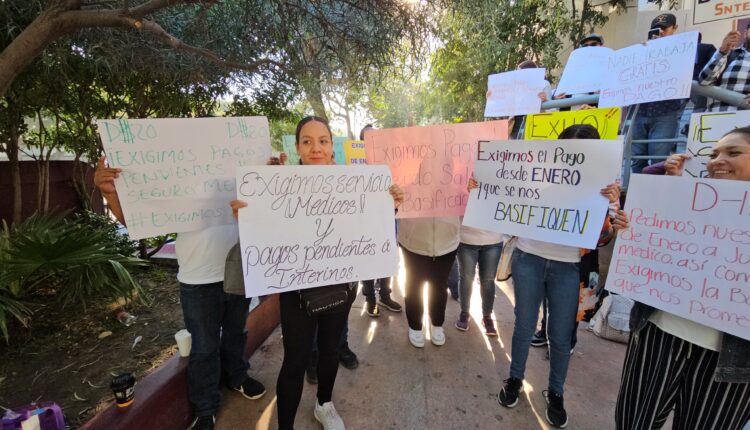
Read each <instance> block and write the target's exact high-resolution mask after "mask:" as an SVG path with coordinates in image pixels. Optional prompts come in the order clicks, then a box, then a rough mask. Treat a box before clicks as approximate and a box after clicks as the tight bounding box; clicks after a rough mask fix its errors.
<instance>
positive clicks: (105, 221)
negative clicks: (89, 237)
mask: <svg viewBox="0 0 750 430" xmlns="http://www.w3.org/2000/svg"><path fill="white" fill-rule="evenodd" d="M74 219H75V222H77V223H79V224H83V225H85V226H88V227H90V228H92V229H94V230H100V231H101V232H102V233H103V234H104V235H105V236H106V240H107V241H108V243H109V244H108V245H107V246H109V247H112V248H113V249H115V250H117V253H118V254H120V255H124V256H126V257H130V256H132V255H134V254H135V253H136V252H137V251H138V242H136V241H133V240H130V238H129V237H128V236H126V235H123V234H121V233H120V231H119V227H118V225H117V223H116V222H115V221H114V220H113V219H112V218H110V217H108V216H107V215H101V214H98V213H96V212H91V211H88V210H84V211H81V212H79V213H77V214H76V215H75V218H74Z"/></svg>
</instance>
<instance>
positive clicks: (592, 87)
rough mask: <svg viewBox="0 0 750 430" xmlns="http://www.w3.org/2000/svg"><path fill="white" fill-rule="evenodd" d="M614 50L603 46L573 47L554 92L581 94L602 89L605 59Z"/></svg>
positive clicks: (606, 59) (605, 66)
mask: <svg viewBox="0 0 750 430" xmlns="http://www.w3.org/2000/svg"><path fill="white" fill-rule="evenodd" d="M613 52H614V51H613V50H612V49H611V48H607V47H604V46H588V47H584V48H578V49H574V50H573V52H571V53H570V57H568V62H567V63H566V64H565V70H563V74H562V76H561V77H560V83H559V84H558V85H557V89H556V90H555V93H557V94H561V93H566V94H581V93H589V92H596V91H599V90H601V89H602V81H603V80H604V73H605V70H606V68H607V61H608V60H609V58H610V56H611V55H612V53H613Z"/></svg>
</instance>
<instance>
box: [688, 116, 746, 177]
mask: <svg viewBox="0 0 750 430" xmlns="http://www.w3.org/2000/svg"><path fill="white" fill-rule="evenodd" d="M747 125H750V111H736V112H701V113H694V114H693V115H691V116H690V129H689V130H690V132H689V133H688V141H687V153H688V154H689V155H690V156H691V157H692V158H691V159H690V160H688V161H687V162H685V174H686V175H689V176H692V177H694V178H705V177H706V176H708V170H706V164H707V163H708V160H709V157H710V155H711V151H712V150H713V148H714V145H715V144H716V142H718V141H719V139H721V137H722V136H724V135H725V134H726V133H728V132H729V131H731V130H734V129H735V128H737V127H744V126H747Z"/></svg>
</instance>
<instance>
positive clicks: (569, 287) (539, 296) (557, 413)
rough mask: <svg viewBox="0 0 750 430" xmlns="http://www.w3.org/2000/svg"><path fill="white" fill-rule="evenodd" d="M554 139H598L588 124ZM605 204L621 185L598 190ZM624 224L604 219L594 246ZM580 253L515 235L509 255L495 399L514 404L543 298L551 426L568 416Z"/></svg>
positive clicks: (619, 216)
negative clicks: (503, 372)
mask: <svg viewBox="0 0 750 430" xmlns="http://www.w3.org/2000/svg"><path fill="white" fill-rule="evenodd" d="M559 139H599V132H598V131H597V130H596V129H595V128H594V127H592V126H591V125H588V124H578V125H573V126H570V127H568V128H566V129H565V130H563V132H562V133H560V136H559ZM601 194H602V196H604V197H606V198H607V199H608V200H609V202H610V204H612V203H615V202H618V201H619V197H620V187H619V185H618V184H616V183H614V184H609V185H608V186H606V187H605V188H603V189H602V190H601ZM627 225H628V218H627V215H626V214H625V212H624V211H622V210H618V211H617V213H616V216H615V217H614V218H613V219H612V220H611V221H610V218H609V217H606V218H605V220H604V225H603V227H602V232H601V235H600V239H599V245H601V244H602V243H606V242H607V241H609V240H611V239H612V237H613V234H614V230H615V229H616V228H624V227H627ZM581 254H582V250H581V249H580V248H577V247H574V246H566V245H558V244H554V243H548V242H542V241H538V240H532V239H527V238H522V237H519V239H518V244H517V248H516V250H515V251H514V253H513V260H512V263H511V264H512V272H513V291H514V293H515V297H516V305H515V308H514V312H515V316H516V321H515V325H514V327H513V343H512V349H511V363H510V377H509V378H508V379H506V380H505V381H504V382H505V385H504V387H503V388H502V389H501V390H500V392H499V393H498V395H497V400H498V402H499V403H500V404H501V405H503V406H505V407H508V408H512V407H514V406H516V405H517V404H518V398H519V393H520V391H521V388H522V387H523V378H524V373H525V370H526V360H527V358H528V356H529V347H530V342H531V339H532V336H534V331H535V330H536V323H537V318H538V316H539V306H540V305H541V304H542V301H543V300H546V302H547V306H548V311H549V317H548V321H547V335H548V338H549V344H550V348H549V350H550V372H549V385H548V389H547V390H545V391H544V392H543V393H544V396H545V398H546V400H547V411H546V418H547V421H548V422H549V423H550V424H551V425H552V426H554V427H560V428H563V427H565V426H567V425H568V414H567V412H566V411H565V407H564V404H563V386H564V385H565V378H566V376H567V373H568V364H569V362H570V349H571V346H570V345H571V332H572V331H573V327H574V325H575V324H576V314H577V312H578V295H579V278H580V261H581Z"/></svg>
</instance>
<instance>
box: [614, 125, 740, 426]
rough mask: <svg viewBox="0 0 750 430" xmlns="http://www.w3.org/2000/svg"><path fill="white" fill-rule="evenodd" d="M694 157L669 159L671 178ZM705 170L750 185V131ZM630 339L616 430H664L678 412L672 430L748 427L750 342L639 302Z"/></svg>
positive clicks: (733, 138)
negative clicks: (670, 415)
mask: <svg viewBox="0 0 750 430" xmlns="http://www.w3.org/2000/svg"><path fill="white" fill-rule="evenodd" d="M689 158H690V157H689V156H688V155H687V154H674V155H671V156H669V158H667V161H666V162H665V168H666V171H667V175H672V176H681V175H682V172H683V167H684V164H685V161H686V160H687V159H689ZM707 168H708V174H709V177H711V178H714V179H731V180H736V181H750V127H742V128H738V129H735V130H732V131H730V132H729V133H727V134H726V135H724V137H722V138H721V140H719V142H718V143H717V144H716V146H715V147H714V149H713V152H712V154H711V159H710V161H709V162H708V164H707ZM749 224H750V223H749ZM737 227H742V228H747V224H746V225H744V226H737ZM630 332H631V335H630V341H629V342H628V350H627V353H626V355H625V363H624V365H623V371H622V382H621V385H620V393H619V396H618V398H617V406H616V408H615V421H616V423H617V428H618V429H620V430H638V429H656V428H661V427H662V426H663V425H664V422H665V421H666V419H667V417H668V416H669V414H670V412H671V411H672V410H673V409H674V421H673V426H672V428H673V429H722V430H733V429H736V430H739V429H741V428H743V426H744V425H745V424H746V423H747V422H748V420H750V342H748V341H746V340H744V339H741V338H738V337H735V336H732V335H730V334H727V333H722V332H720V331H718V330H715V329H713V328H710V327H707V326H705V325H702V324H699V323H696V322H693V321H690V320H687V319H685V318H682V317H678V316H677V315H673V314H671V313H668V312H664V311H660V310H657V309H654V308H652V307H650V306H647V305H645V304H642V303H638V302H636V303H635V305H634V306H633V310H632V312H631V315H630Z"/></svg>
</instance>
